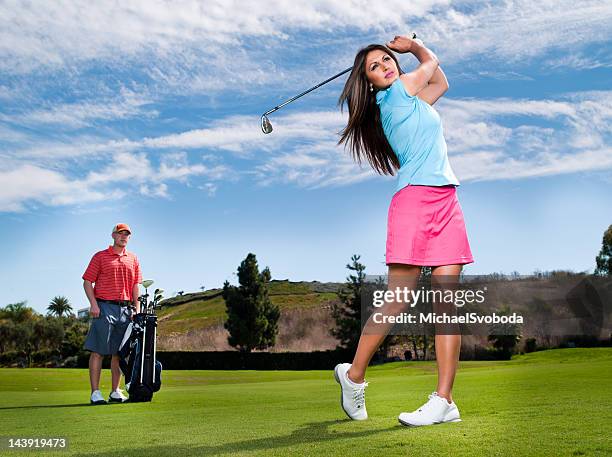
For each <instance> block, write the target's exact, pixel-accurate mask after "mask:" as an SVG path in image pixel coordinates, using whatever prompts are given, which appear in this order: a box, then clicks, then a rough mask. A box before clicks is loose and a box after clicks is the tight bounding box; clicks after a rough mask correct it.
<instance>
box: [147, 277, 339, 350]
mask: <svg viewBox="0 0 612 457" xmlns="http://www.w3.org/2000/svg"><path fill="white" fill-rule="evenodd" d="M341 286H342V284H341V283H322V282H318V281H312V282H305V281H300V282H292V281H289V280H272V281H270V288H269V290H270V300H271V301H272V303H274V304H276V305H278V306H279V308H280V310H281V318H280V321H279V335H278V338H277V344H276V346H275V347H274V349H273V350H274V351H309V350H317V349H333V348H335V347H336V344H337V341H336V339H335V338H333V337H332V336H331V335H330V334H329V329H330V328H331V327H332V326H333V325H334V322H333V319H332V316H331V305H332V303H334V302H335V301H337V300H338V296H337V294H336V292H337V291H338V290H339V289H340V287H341ZM221 294H222V289H210V290H206V291H203V292H195V293H189V294H183V295H179V296H176V297H173V298H169V299H166V300H163V301H162V302H161V309H160V310H158V312H157V314H158V316H159V328H158V349H159V350H201V351H209V350H228V349H231V347H230V346H229V345H228V344H227V331H226V330H225V329H224V328H223V322H224V321H225V319H226V317H227V315H226V313H225V301H224V300H223V297H222V296H221Z"/></svg>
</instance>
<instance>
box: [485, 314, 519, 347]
mask: <svg viewBox="0 0 612 457" xmlns="http://www.w3.org/2000/svg"><path fill="white" fill-rule="evenodd" d="M497 314H498V315H499V316H509V315H510V307H509V306H508V305H504V306H503V307H502V308H501V309H500V310H499V311H497ZM490 332H491V334H489V336H488V338H487V339H488V340H489V341H490V342H492V343H493V347H494V348H495V349H497V350H498V351H500V352H501V353H503V354H507V355H508V357H509V356H510V355H511V354H512V353H513V352H514V349H515V348H516V345H517V344H518V342H519V341H520V339H521V328H520V325H519V324H512V323H499V324H491V325H490Z"/></svg>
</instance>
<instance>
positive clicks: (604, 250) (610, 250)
mask: <svg viewBox="0 0 612 457" xmlns="http://www.w3.org/2000/svg"><path fill="white" fill-rule="evenodd" d="M595 262H597V268H596V269H595V274H596V275H598V276H612V225H610V227H608V230H606V231H605V232H604V236H603V240H602V242H601V251H599V255H598V256H597V257H596V258H595Z"/></svg>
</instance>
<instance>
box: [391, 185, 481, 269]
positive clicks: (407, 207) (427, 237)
mask: <svg viewBox="0 0 612 457" xmlns="http://www.w3.org/2000/svg"><path fill="white" fill-rule="evenodd" d="M472 262H474V258H473V257H472V251H471V250H470V243H469V241H468V237H467V232H466V229H465V222H464V220H463V211H462V210H461V206H460V205H459V200H458V199H457V188H456V187H455V186H454V185H447V186H418V185H411V184H409V185H407V186H406V187H404V188H403V189H401V190H399V191H398V192H396V193H395V195H393V198H392V199H391V204H390V205H389V217H388V220H387V253H386V263H387V265H389V264H391V263H403V264H410V265H421V266H439V265H459V264H467V263H472Z"/></svg>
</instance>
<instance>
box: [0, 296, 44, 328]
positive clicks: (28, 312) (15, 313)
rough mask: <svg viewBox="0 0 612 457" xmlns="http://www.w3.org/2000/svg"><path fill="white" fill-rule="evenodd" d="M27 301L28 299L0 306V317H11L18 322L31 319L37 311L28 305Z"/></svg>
mask: <svg viewBox="0 0 612 457" xmlns="http://www.w3.org/2000/svg"><path fill="white" fill-rule="evenodd" d="M26 303H27V301H21V302H19V303H11V304H10V305H6V306H5V307H4V308H0V319H2V318H6V319H10V320H12V321H13V322H15V323H16V324H18V323H20V322H26V321H29V320H31V319H32V318H33V317H34V315H35V314H36V312H35V311H34V310H33V309H32V308H30V307H29V306H26Z"/></svg>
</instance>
